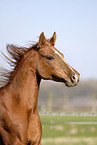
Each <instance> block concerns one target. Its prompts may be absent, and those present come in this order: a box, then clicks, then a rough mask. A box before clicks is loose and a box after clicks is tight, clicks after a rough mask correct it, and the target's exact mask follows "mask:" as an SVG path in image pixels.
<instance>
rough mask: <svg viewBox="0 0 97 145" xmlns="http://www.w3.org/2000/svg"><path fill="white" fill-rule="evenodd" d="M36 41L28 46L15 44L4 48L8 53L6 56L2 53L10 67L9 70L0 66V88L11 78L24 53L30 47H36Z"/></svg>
mask: <svg viewBox="0 0 97 145" xmlns="http://www.w3.org/2000/svg"><path fill="white" fill-rule="evenodd" d="M37 46H38V43H35V44H32V45H31V46H30V47H29V48H26V47H20V46H16V45H12V44H11V45H7V46H6V50H7V53H8V55H9V57H8V56H6V55H5V54H4V53H2V54H3V56H4V57H5V58H6V59H7V63H8V64H9V65H10V66H11V67H12V69H11V70H8V69H5V68H3V67H0V88H2V87H4V86H6V85H7V84H8V83H9V82H10V81H11V78H12V74H14V73H13V72H14V71H15V69H16V68H17V66H18V64H19V63H20V61H21V59H22V58H23V57H24V55H25V54H26V53H27V52H28V51H30V50H31V49H37Z"/></svg>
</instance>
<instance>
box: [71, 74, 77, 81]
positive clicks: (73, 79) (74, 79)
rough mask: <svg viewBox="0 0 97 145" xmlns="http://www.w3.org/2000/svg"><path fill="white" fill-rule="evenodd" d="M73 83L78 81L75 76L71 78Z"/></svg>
mask: <svg viewBox="0 0 97 145" xmlns="http://www.w3.org/2000/svg"><path fill="white" fill-rule="evenodd" d="M71 81H72V82H73V83H74V82H75V81H76V77H75V74H74V75H73V76H72V77H71Z"/></svg>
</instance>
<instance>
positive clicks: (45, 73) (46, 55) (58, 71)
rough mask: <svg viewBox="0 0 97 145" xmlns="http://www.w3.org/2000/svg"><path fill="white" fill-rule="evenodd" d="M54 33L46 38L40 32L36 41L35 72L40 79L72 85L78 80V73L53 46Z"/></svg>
mask: <svg viewBox="0 0 97 145" xmlns="http://www.w3.org/2000/svg"><path fill="white" fill-rule="evenodd" d="M55 41H56V33H55V32H54V34H53V36H52V38H50V39H48V40H47V39H46V38H45V36H44V33H43V32H42V33H41V34H40V37H39V42H38V46H37V48H38V51H37V52H38V59H37V72H38V74H39V75H40V77H41V78H42V79H45V80H53V81H57V82H63V83H65V85H66V86H68V87H74V86H76V85H77V83H78V82H79V76H80V74H79V73H78V72H77V71H76V70H75V69H74V68H72V67H71V66H70V65H69V64H68V63H67V62H66V61H65V60H64V55H63V54H62V53H61V52H59V51H58V50H57V49H56V48H55V47H54V45H55Z"/></svg>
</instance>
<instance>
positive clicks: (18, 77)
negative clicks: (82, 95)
mask: <svg viewBox="0 0 97 145" xmlns="http://www.w3.org/2000/svg"><path fill="white" fill-rule="evenodd" d="M55 41H56V33H55V32H54V34H53V37H52V38H50V39H48V40H47V39H46V38H45V36H44V33H43V32H42V33H41V35H40V37H39V42H38V43H36V44H33V45H32V46H30V47H29V48H25V47H17V46H15V45H7V51H8V53H9V54H10V56H11V58H8V61H9V62H10V64H11V66H14V69H13V71H10V72H8V71H6V72H7V73H6V72H4V73H3V77H4V78H5V80H3V81H4V85H3V86H2V87H1V88H0V145H40V144H41V135H42V127H41V122H40V118H39V114H38V110H37V101H38V93H39V85H40V82H41V80H42V79H45V80H53V81H57V82H63V83H64V84H65V85H66V86H68V87H74V86H76V85H77V83H78V82H79V73H78V72H77V71H76V70H75V69H73V68H72V67H71V66H70V65H69V64H68V63H66V61H65V60H64V57H63V54H62V53H61V52H59V51H58V50H57V49H56V48H55V47H54V45H55Z"/></svg>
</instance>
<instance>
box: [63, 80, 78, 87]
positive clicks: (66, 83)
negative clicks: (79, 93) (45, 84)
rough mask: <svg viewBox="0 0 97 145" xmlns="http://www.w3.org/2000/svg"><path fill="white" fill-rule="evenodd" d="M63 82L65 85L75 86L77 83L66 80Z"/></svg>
mask: <svg viewBox="0 0 97 145" xmlns="http://www.w3.org/2000/svg"><path fill="white" fill-rule="evenodd" d="M64 84H65V85H66V87H75V86H76V85H77V84H71V83H69V82H68V81H67V80H64Z"/></svg>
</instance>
